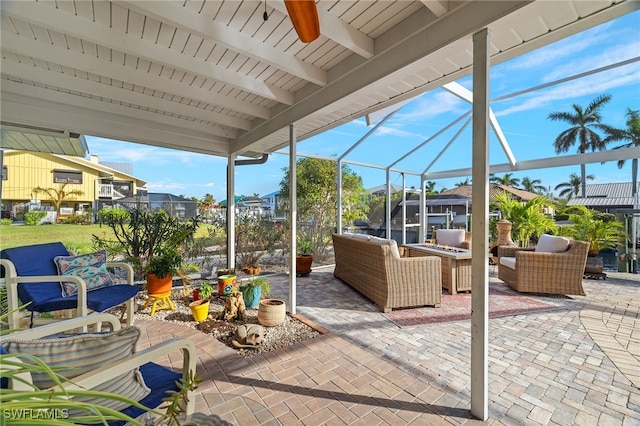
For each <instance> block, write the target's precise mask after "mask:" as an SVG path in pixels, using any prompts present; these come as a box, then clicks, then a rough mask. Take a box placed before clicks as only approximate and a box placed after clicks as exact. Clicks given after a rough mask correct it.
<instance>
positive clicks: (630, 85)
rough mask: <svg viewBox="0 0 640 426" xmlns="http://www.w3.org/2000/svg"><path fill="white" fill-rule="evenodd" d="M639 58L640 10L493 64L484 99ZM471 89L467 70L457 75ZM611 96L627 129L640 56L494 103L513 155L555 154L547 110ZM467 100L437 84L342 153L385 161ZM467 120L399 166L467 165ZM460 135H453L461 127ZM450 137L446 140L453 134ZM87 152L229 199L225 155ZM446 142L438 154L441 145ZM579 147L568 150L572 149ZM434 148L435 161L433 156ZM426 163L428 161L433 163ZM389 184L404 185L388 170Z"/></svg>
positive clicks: (157, 183)
mask: <svg viewBox="0 0 640 426" xmlns="http://www.w3.org/2000/svg"><path fill="white" fill-rule="evenodd" d="M639 57H640V12H634V13H632V14H629V15H626V16H624V17H622V18H619V19H617V20H615V21H611V22H608V23H606V24H603V25H600V26H598V27H595V28H592V29H590V30H588V31H585V32H583V33H581V34H577V35H574V36H572V37H570V38H567V39H564V40H561V41H559V42H556V43H554V44H552V45H549V46H546V47H544V48H542V49H539V50H536V51H534V52H531V53H529V54H526V55H523V56H520V57H518V58H515V59H512V60H510V61H507V62H504V63H502V64H498V65H496V66H493V67H492V68H491V74H490V78H491V81H490V89H491V99H498V98H501V97H505V96H508V95H511V94H514V93H517V92H520V91H524V90H527V89H530V88H533V87H536V86H540V85H544V84H549V83H552V82H556V81H558V80H560V79H564V78H567V77H571V76H573V75H576V74H579V73H583V72H587V71H591V70H594V69H597V68H600V67H606V66H608V65H611V64H615V63H618V62H620V61H625V60H629V59H633V58H636V59H637V58H639ZM458 83H460V84H461V85H463V86H464V87H466V88H467V89H471V88H472V84H471V77H468V78H464V79H461V80H460V81H458ZM605 93H607V94H610V95H611V96H612V100H611V102H609V103H608V104H607V105H606V106H605V107H604V108H603V109H602V118H603V122H604V123H606V124H609V125H613V126H617V127H624V124H625V116H624V114H625V111H626V110H627V108H632V109H634V110H637V109H640V61H636V62H633V63H631V64H629V65H624V66H621V67H617V68H613V69H610V70H607V71H604V72H601V73H597V74H593V75H591V76H588V77H584V78H581V79H577V80H571V81H568V82H565V83H561V84H557V85H551V86H550V87H547V88H544V89H541V90H537V91H534V92H530V93H526V94H522V95H519V96H515V97H509V98H508V99H505V100H496V101H492V102H491V107H492V109H493V111H494V113H495V115H496V116H497V119H498V122H499V123H500V126H501V127H502V131H503V132H504V134H505V136H506V139H507V141H508V143H509V145H510V147H511V150H512V151H513V153H514V155H515V157H516V159H517V160H518V161H525V160H531V159H539V158H547V157H553V156H555V155H556V154H555V151H554V148H553V141H554V140H555V138H556V136H557V135H558V134H559V133H560V132H562V131H563V130H565V129H566V128H567V125H566V124H565V123H561V122H551V121H550V120H549V119H548V118H547V117H548V115H549V113H551V112H556V111H571V105H572V104H578V105H581V106H583V107H586V106H587V105H588V104H589V102H591V101H592V100H593V99H594V98H595V97H597V96H598V95H601V94H605ZM470 108H471V105H470V104H468V103H467V102H465V101H463V100H461V99H459V98H458V97H456V96H454V95H452V94H450V93H449V92H447V91H445V90H443V89H437V90H434V91H431V92H428V93H426V94H424V95H422V96H421V97H419V98H417V99H415V100H414V101H412V102H411V103H409V104H407V105H405V106H404V107H402V108H401V109H400V110H399V111H398V112H397V113H396V114H395V115H394V116H393V117H392V118H391V119H390V120H388V121H387V122H386V123H385V124H384V125H383V126H381V127H380V128H379V129H378V131H376V132H375V133H374V134H373V135H372V136H371V137H370V138H369V139H368V140H367V141H366V142H365V143H364V144H362V145H361V146H359V147H358V148H356V149H355V150H354V151H353V152H352V153H351V154H350V155H349V156H348V157H347V158H348V159H349V160H353V161H357V162H364V163H368V164H378V165H385V166H386V165H389V164H391V163H393V162H395V161H396V160H397V159H399V158H400V157H402V156H403V155H404V154H405V153H406V152H408V151H409V150H411V149H413V148H414V147H416V146H418V145H419V144H421V143H422V142H423V141H425V140H427V139H429V138H432V137H433V136H434V135H435V134H436V133H437V132H439V131H440V130H441V129H442V128H443V127H444V126H446V125H448V124H449V123H452V122H454V121H455V120H457V119H458V118H459V117H461V116H462V115H463V114H465V113H466V112H467V111H469V110H470ZM465 121H466V119H463V120H461V121H460V122H459V123H458V124H457V125H455V126H452V127H451V129H449V130H448V131H446V132H444V133H443V134H441V135H440V136H438V137H437V138H434V139H433V140H431V141H430V142H429V143H428V144H426V145H425V146H424V147H423V148H421V149H419V150H418V151H417V152H416V153H415V154H414V155H412V156H411V157H409V158H407V159H406V160H403V161H401V162H399V163H398V164H397V166H396V167H398V168H400V169H405V170H411V171H417V172H422V171H424V170H425V169H427V168H428V167H430V168H429V171H433V172H435V171H441V170H450V169H459V168H466V167H471V126H470V125H469V126H467V127H466V128H464V129H462V126H463V124H464V123H465ZM369 130H370V127H367V126H366V123H365V121H364V119H360V120H356V121H354V122H352V123H348V124H345V125H343V126H340V127H338V128H336V129H333V130H330V131H327V132H325V133H323V134H321V135H318V136H315V137H313V138H310V139H308V140H305V141H302V142H300V143H299V144H298V152H299V153H310V154H317V155H326V156H331V155H341V154H342V153H343V152H345V151H346V150H347V149H348V148H349V147H350V146H351V145H352V144H353V143H355V142H356V141H358V140H359V139H360V138H361V137H362V136H363V135H365V134H366V133H367V132H368V131H369ZM458 133H459V135H458V137H457V138H455V140H454V136H455V135H456V134H458ZM452 140H453V141H452ZM87 142H88V145H89V149H90V151H91V153H92V154H97V155H98V156H99V158H100V160H101V161H115V162H127V163H132V164H133V171H134V175H135V176H136V177H139V178H141V179H144V180H146V181H148V183H149V184H148V187H149V190H150V191H151V192H169V193H173V194H182V195H186V196H188V197H192V196H194V197H198V198H201V197H202V196H204V194H207V193H209V194H212V195H213V196H214V198H216V199H217V200H222V199H225V198H226V183H225V182H226V159H225V158H220V157H213V156H208V155H202V154H195V153H190V152H180V151H175V150H169V149H164V148H157V147H152V146H147V145H140V144H132V143H126V142H118V141H112V140H107V139H102V138H95V137H87ZM447 145H449V147H448V149H446V150H445V151H444V152H443V153H442V154H441V155H440V153H441V151H442V150H443V149H444V148H445V147H446V146H447ZM576 149H577V147H576V148H574V149H572V150H570V151H569V152H567V154H574V153H576ZM438 155H440V157H439V158H438V159H437V161H435V162H434V159H435V158H436V157H437V156H438ZM490 161H491V164H500V163H505V162H507V160H506V156H505V154H504V152H503V151H502V149H501V148H500V145H499V143H498V141H497V139H496V137H495V135H494V134H493V133H492V134H491V142H490ZM432 163H433V164H432ZM287 166H288V157H287V156H285V155H278V154H274V155H272V156H271V157H270V158H269V161H268V162H267V163H266V164H264V165H259V166H255V165H253V166H242V167H238V168H236V175H237V176H236V194H243V195H253V194H259V195H265V194H268V193H270V192H273V191H276V190H277V189H278V187H279V186H278V185H279V182H280V180H281V179H282V175H283V174H282V169H283V168H284V167H287ZM350 167H351V168H352V170H354V171H355V172H356V173H358V174H359V175H361V176H362V177H363V180H364V183H365V187H367V188H369V187H373V186H377V185H381V184H383V183H384V182H385V172H384V170H378V169H371V168H365V167H361V166H350ZM571 173H576V174H578V175H579V174H580V168H579V166H571V167H559V168H552V169H544V170H529V171H525V172H516V173H514V174H513V176H514V177H516V178H523V177H525V176H526V177H529V178H530V179H540V180H541V181H542V185H544V186H545V187H551V188H552V189H553V187H555V186H556V185H557V184H558V183H561V182H566V181H568V178H569V175H570V174H571ZM587 173H588V174H593V175H594V176H595V180H593V181H590V182H593V183H606V182H623V181H630V176H631V164H630V162H627V164H626V165H625V166H624V167H623V168H622V169H618V167H617V166H616V164H615V162H611V163H607V164H604V165H602V164H600V163H597V164H589V165H587ZM391 178H392V182H393V183H395V184H400V183H401V182H402V180H401V177H400V175H399V174H396V173H392V176H391ZM465 178H466V177H460V178H455V179H444V180H439V181H437V182H436V183H437V186H436V187H437V188H438V189H443V188H449V189H450V188H453V187H454V186H455V184H456V183H457V182H461V181H464V180H465ZM406 182H407V186H409V187H411V186H415V187H418V186H419V184H420V180H419V177H417V176H410V175H408V176H407V180H406Z"/></svg>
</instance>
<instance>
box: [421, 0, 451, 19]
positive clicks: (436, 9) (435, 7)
mask: <svg viewBox="0 0 640 426" xmlns="http://www.w3.org/2000/svg"><path fill="white" fill-rule="evenodd" d="M421 2H422V4H424V5H425V6H427V9H429V10H430V11H431V12H433V14H434V15H436V16H437V17H441V16H442V15H444V14H445V13H447V12H448V11H449V5H448V3H449V2H448V1H447V0H442V1H441V0H421Z"/></svg>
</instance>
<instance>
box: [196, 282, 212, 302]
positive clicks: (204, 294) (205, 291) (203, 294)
mask: <svg viewBox="0 0 640 426" xmlns="http://www.w3.org/2000/svg"><path fill="white" fill-rule="evenodd" d="M198 292H199V293H200V298H201V299H203V300H206V299H208V298H210V297H211V295H212V294H213V286H212V285H211V284H209V283H208V282H206V281H202V282H201V283H200V287H198Z"/></svg>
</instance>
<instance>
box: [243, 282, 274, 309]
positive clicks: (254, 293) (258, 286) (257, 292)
mask: <svg viewBox="0 0 640 426" xmlns="http://www.w3.org/2000/svg"><path fill="white" fill-rule="evenodd" d="M240 291H241V292H242V298H243V299H244V304H245V306H246V307H248V308H255V307H256V306H258V304H259V303H260V299H261V298H262V296H265V297H266V296H268V295H269V293H270V292H271V286H270V285H269V280H267V279H266V278H264V277H254V278H251V279H250V280H249V281H247V282H246V283H244V284H243V285H242V286H241V287H240Z"/></svg>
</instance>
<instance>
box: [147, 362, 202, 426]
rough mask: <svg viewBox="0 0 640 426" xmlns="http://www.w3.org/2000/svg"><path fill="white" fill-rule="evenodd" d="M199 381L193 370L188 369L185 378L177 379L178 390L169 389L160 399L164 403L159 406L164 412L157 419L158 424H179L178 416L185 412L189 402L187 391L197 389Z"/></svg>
mask: <svg viewBox="0 0 640 426" xmlns="http://www.w3.org/2000/svg"><path fill="white" fill-rule="evenodd" d="M200 382H202V380H201V379H200V377H199V376H198V374H197V373H196V372H194V371H189V374H187V376H186V378H181V379H180V380H178V382H177V385H178V391H170V392H168V393H169V395H168V396H167V397H165V398H163V399H162V401H164V402H165V403H166V405H164V406H162V407H160V409H164V410H165V414H164V416H162V417H161V418H160V419H159V420H158V424H163V425H165V424H166V425H167V426H173V425H176V426H179V425H180V419H179V416H180V415H183V414H185V413H186V409H187V403H188V402H189V398H188V396H187V393H188V392H191V391H195V390H196V389H198V385H199V384H200Z"/></svg>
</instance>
